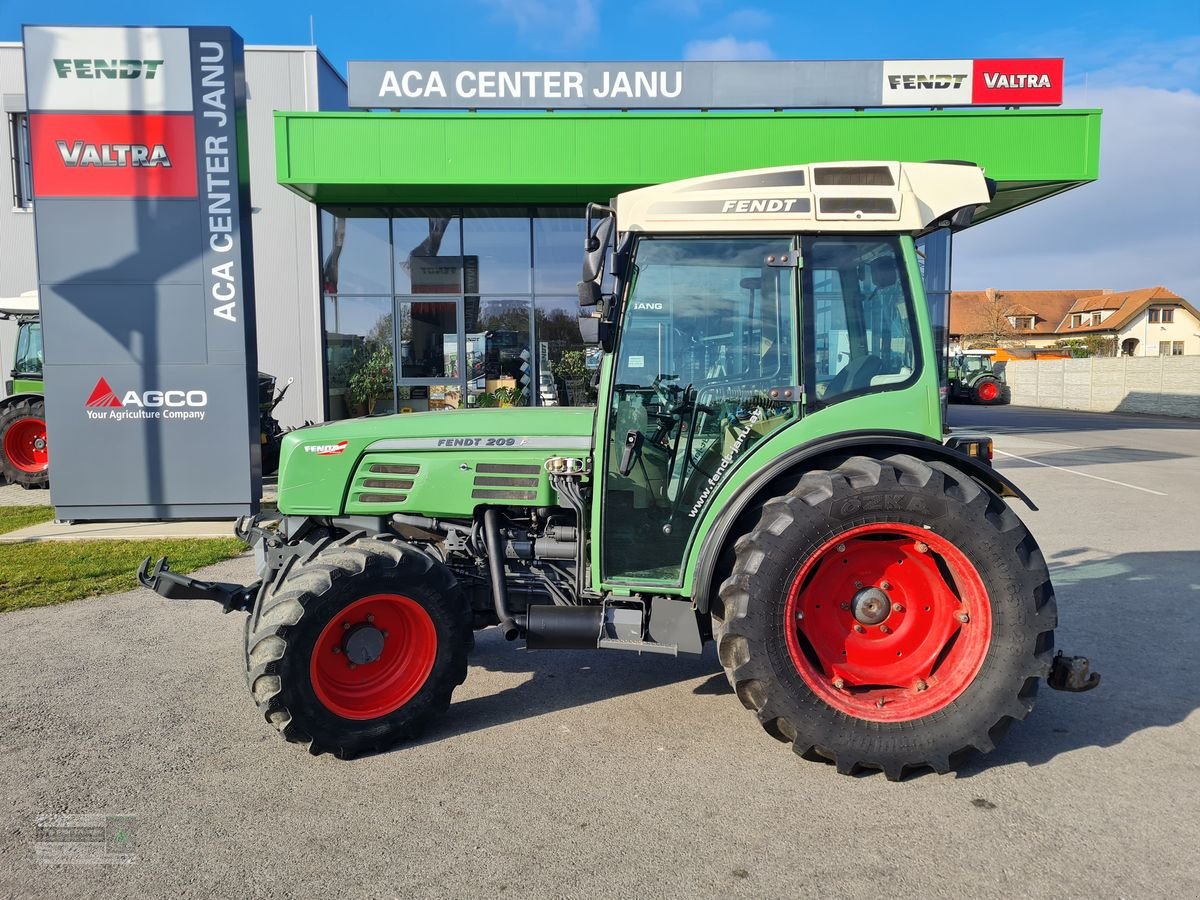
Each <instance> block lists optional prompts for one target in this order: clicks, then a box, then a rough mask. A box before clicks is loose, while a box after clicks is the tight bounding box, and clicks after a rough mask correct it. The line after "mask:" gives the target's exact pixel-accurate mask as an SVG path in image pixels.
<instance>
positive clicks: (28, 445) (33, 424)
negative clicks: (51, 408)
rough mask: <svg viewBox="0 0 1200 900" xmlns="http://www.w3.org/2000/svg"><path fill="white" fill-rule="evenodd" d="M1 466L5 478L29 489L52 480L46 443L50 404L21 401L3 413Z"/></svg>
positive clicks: (1, 423)
mask: <svg viewBox="0 0 1200 900" xmlns="http://www.w3.org/2000/svg"><path fill="white" fill-rule="evenodd" d="M0 469H2V470H3V472H4V477H5V478H7V479H8V480H9V481H11V482H15V483H16V484H19V485H21V486H22V487H26V488H38V487H45V486H46V485H47V484H49V482H50V452H49V449H48V445H47V443H46V404H45V403H44V402H43V401H41V400H32V399H31V400H18V401H17V402H16V403H13V404H11V405H9V406H7V407H5V408H4V410H3V412H0Z"/></svg>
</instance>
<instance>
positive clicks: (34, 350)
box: [0, 291, 50, 488]
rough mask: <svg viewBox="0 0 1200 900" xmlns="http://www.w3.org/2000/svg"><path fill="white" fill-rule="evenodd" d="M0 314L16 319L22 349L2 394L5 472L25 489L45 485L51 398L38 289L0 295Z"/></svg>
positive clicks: (0, 441) (0, 443) (1, 466)
mask: <svg viewBox="0 0 1200 900" xmlns="http://www.w3.org/2000/svg"><path fill="white" fill-rule="evenodd" d="M0 318H2V319H10V320H15V321H16V323H17V350H16V354H15V356H14V360H13V367H12V370H11V372H10V373H9V377H8V378H7V379H6V380H5V382H4V393H5V396H4V397H3V398H0V474H2V475H3V476H4V478H5V479H6V480H7V481H9V482H12V483H15V484H19V485H21V487H23V488H42V487H46V486H47V485H48V484H49V481H50V473H49V469H50V457H49V452H48V450H47V444H46V401H45V398H44V397H43V394H42V363H43V355H42V323H41V320H40V319H39V318H38V301H37V291H29V292H27V293H25V294H22V295H21V296H20V297H14V298H11V299H0Z"/></svg>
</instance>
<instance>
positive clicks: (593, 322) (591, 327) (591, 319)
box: [579, 315, 600, 344]
mask: <svg viewBox="0 0 1200 900" xmlns="http://www.w3.org/2000/svg"><path fill="white" fill-rule="evenodd" d="M579 336H580V337H581V338H583V342H584V343H585V344H598V343H600V317H599V316H593V315H586V316H585V315H581V316H580V317H579Z"/></svg>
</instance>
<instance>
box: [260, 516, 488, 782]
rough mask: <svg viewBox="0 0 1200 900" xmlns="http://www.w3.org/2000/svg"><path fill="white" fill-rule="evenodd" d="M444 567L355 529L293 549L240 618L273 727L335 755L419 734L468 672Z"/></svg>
mask: <svg viewBox="0 0 1200 900" xmlns="http://www.w3.org/2000/svg"><path fill="white" fill-rule="evenodd" d="M470 634H471V630H470V610H469V609H468V607H467V604H466V603H465V602H464V600H463V598H462V595H461V592H460V591H459V588H458V583H457V581H456V580H455V578H454V576H453V574H452V573H451V572H450V570H449V569H447V568H446V567H445V566H443V565H442V564H441V563H438V562H435V561H434V560H433V559H431V558H429V557H428V556H426V555H425V554H424V553H422V552H421V551H419V550H417V549H416V548H414V547H410V546H408V545H407V544H404V543H403V542H400V541H393V540H387V539H379V538H367V537H365V536H363V535H361V534H357V535H349V536H347V537H344V538H341V539H338V540H336V541H332V542H331V543H329V544H327V545H326V546H324V547H323V548H322V549H321V550H320V551H319V552H317V553H315V554H313V555H311V556H309V557H306V558H304V559H303V560H301V559H293V560H291V561H290V562H289V563H288V564H287V566H286V567H285V568H284V569H283V570H282V571H281V572H280V573H279V575H278V576H277V578H276V579H275V581H274V583H273V584H272V585H271V587H270V588H269V589H268V591H267V593H266V595H265V596H264V597H263V598H262V600H261V602H260V603H259V604H258V606H257V607H256V609H255V611H254V612H253V613H252V614H251V619H250V620H249V621H248V622H247V626H246V670H247V682H248V684H249V686H250V691H251V693H252V694H253V696H254V702H255V703H257V704H258V708H259V710H261V711H262V713H263V715H264V716H265V718H266V719H267V721H268V722H270V723H271V724H272V725H274V726H275V728H276V729H277V730H278V731H279V732H280V734H282V735H283V737H284V738H285V739H286V740H288V741H292V742H294V743H301V744H306V745H307V746H308V749H309V751H310V752H312V753H314V754H319V753H324V752H331V753H333V754H335V755H337V756H339V757H342V758H350V757H353V756H357V755H359V754H361V753H369V752H378V751H381V750H386V749H387V748H389V747H391V746H393V745H395V744H397V743H399V742H401V741H405V740H410V739H412V738H415V737H417V736H418V735H419V734H420V733H421V732H422V730H424V728H425V727H426V726H427V725H428V724H429V723H430V722H431V721H432V720H433V719H434V718H435V717H437V716H438V715H440V714H441V713H442V712H444V711H445V710H446V708H447V707H448V706H449V705H450V695H451V693H452V692H453V691H454V688H455V687H457V686H458V685H460V684H462V682H463V680H464V679H465V678H466V675H467V655H466V647H467V644H468V641H469V637H470Z"/></svg>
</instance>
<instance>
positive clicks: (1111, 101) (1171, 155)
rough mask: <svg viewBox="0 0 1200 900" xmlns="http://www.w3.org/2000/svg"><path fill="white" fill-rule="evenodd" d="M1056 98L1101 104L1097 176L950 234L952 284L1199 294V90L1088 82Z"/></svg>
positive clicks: (1190, 296) (1069, 103)
mask: <svg viewBox="0 0 1200 900" xmlns="http://www.w3.org/2000/svg"><path fill="white" fill-rule="evenodd" d="M1107 78H1108V76H1107V75H1106V76H1105V79H1104V80H1105V81H1106V80H1107ZM1065 99H1066V103H1065V105H1066V106H1068V107H1069V106H1099V107H1101V108H1103V110H1104V114H1103V116H1102V117H1101V126H1100V177H1099V180H1097V181H1096V182H1094V183H1092V184H1089V185H1084V186H1083V187H1080V188H1076V189H1075V190H1072V191H1070V192H1069V193H1067V194H1064V195H1062V196H1059V197H1051V198H1050V199H1049V200H1046V201H1043V202H1041V203H1037V204H1034V205H1033V206H1031V207H1029V208H1027V209H1022V210H1018V211H1017V212H1014V213H1012V214H1010V215H1008V216H1004V217H1003V218H1000V219H997V220H996V221H995V222H990V223H985V224H983V225H980V226H978V228H972V229H969V230H968V231H966V232H964V233H963V234H961V235H959V236H958V237H957V238H956V239H955V258H954V284H955V286H956V287H957V288H959V289H964V290H965V289H971V288H976V289H977V288H983V287H1001V288H1011V289H1034V288H1071V287H1093V286H1100V287H1106V288H1116V289H1128V288H1136V287H1149V286H1151V285H1157V284H1161V285H1165V286H1166V287H1168V288H1170V289H1171V290H1173V291H1175V292H1176V293H1178V294H1180V295H1181V296H1183V297H1185V298H1187V299H1190V300H1193V301H1196V300H1200V251H1198V249H1197V248H1200V214H1198V212H1200V169H1198V168H1197V159H1198V158H1200V157H1198V156H1197V150H1198V149H1200V94H1197V93H1195V92H1194V91H1190V90H1174V91H1172V90H1164V89H1162V88H1154V87H1130V86H1125V87H1116V86H1113V87H1097V86H1096V84H1095V82H1094V81H1091V80H1089V84H1088V88H1087V96H1086V100H1085V97H1084V89H1083V88H1082V87H1074V88H1070V89H1068V91H1067V96H1066V98H1065Z"/></svg>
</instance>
